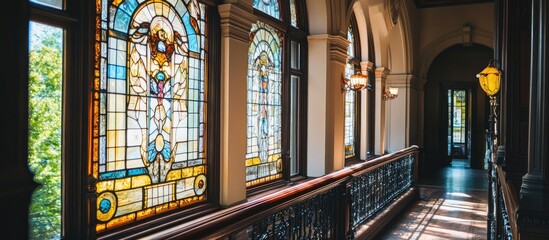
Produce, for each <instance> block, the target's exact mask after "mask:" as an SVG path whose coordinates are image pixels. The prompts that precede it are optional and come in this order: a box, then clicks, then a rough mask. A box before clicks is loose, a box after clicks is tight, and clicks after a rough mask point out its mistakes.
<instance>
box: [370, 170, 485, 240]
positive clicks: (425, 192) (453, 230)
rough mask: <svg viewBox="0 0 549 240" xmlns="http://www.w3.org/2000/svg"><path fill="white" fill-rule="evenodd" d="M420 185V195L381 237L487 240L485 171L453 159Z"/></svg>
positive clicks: (391, 239)
mask: <svg viewBox="0 0 549 240" xmlns="http://www.w3.org/2000/svg"><path fill="white" fill-rule="evenodd" d="M419 186H420V198H419V199H418V200H417V201H416V203H414V204H412V205H411V206H409V207H408V209H407V210H405V212H404V213H403V214H402V217H400V218H397V219H399V220H398V221H397V222H395V223H394V224H391V226H390V227H389V228H388V229H387V230H386V231H385V233H384V234H382V238H381V239H390V240H397V239H413V240H416V239H486V236H487V235H486V229H487V217H486V216H487V214H486V213H487V207H488V205H487V199H488V192H487V189H488V176H487V171H485V170H475V169H471V168H469V166H468V163H467V162H466V161H464V160H457V161H456V160H454V161H453V164H452V166H448V167H445V168H443V169H441V170H439V171H438V172H437V173H436V174H433V175H432V176H428V177H425V178H424V179H420V182H419Z"/></svg>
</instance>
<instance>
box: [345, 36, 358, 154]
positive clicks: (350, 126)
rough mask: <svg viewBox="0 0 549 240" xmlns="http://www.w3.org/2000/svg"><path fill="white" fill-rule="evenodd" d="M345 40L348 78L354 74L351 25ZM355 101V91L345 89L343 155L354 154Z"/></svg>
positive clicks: (346, 73)
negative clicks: (346, 44)
mask: <svg viewBox="0 0 549 240" xmlns="http://www.w3.org/2000/svg"><path fill="white" fill-rule="evenodd" d="M347 40H348V41H349V47H348V49H347V55H348V58H349V59H348V61H347V64H346V65H345V76H346V77H347V78H350V77H351V75H353V74H355V68H354V64H353V61H352V60H353V58H354V57H355V48H354V44H355V37H354V34H353V29H352V26H351V25H349V28H348V30H347ZM355 101H356V92H355V91H347V92H346V93H345V120H344V121H345V157H346V158H349V157H354V156H355V118H356V113H355Z"/></svg>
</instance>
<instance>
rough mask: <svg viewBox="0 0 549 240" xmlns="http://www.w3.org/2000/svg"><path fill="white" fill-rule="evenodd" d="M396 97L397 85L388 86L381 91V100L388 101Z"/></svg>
mask: <svg viewBox="0 0 549 240" xmlns="http://www.w3.org/2000/svg"><path fill="white" fill-rule="evenodd" d="M396 97H398V88H397V87H388V88H386V89H385V92H384V93H383V100H385V101H388V100H391V99H395V98H396Z"/></svg>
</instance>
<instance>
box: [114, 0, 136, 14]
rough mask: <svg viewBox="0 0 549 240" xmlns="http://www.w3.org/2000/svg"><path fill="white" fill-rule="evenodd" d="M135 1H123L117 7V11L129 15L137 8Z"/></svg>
mask: <svg viewBox="0 0 549 240" xmlns="http://www.w3.org/2000/svg"><path fill="white" fill-rule="evenodd" d="M137 5H138V4H137V1H135V0H125V1H124V2H123V3H121V4H120V6H119V7H118V9H119V10H122V11H124V12H126V13H127V14H128V15H131V14H132V13H133V12H134V11H135V9H136V8H137Z"/></svg>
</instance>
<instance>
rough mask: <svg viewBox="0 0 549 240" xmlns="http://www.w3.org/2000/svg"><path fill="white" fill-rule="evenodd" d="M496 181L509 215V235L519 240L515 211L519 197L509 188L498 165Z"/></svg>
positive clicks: (503, 172)
mask: <svg viewBox="0 0 549 240" xmlns="http://www.w3.org/2000/svg"><path fill="white" fill-rule="evenodd" d="M496 171H497V179H498V182H499V185H500V187H501V194H502V195H503V203H504V204H505V208H506V209H507V213H508V215H509V226H510V227H511V233H512V234H513V239H519V237H518V227H517V210H518V201H519V197H518V194H517V192H516V191H515V189H514V188H513V187H512V186H510V184H509V183H508V182H507V179H506V177H505V171H503V169H502V167H501V166H500V165H496Z"/></svg>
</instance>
